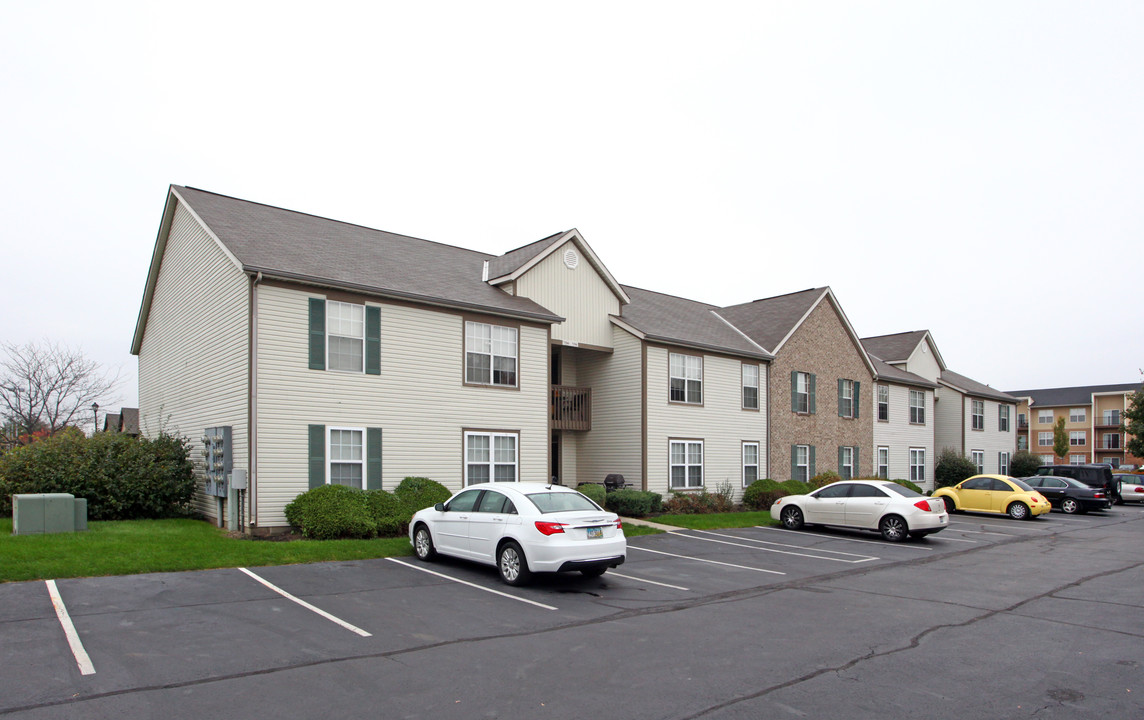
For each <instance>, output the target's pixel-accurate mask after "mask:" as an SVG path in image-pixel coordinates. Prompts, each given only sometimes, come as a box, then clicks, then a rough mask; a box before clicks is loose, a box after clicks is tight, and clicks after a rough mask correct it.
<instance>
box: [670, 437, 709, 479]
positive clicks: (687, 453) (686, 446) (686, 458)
mask: <svg viewBox="0 0 1144 720" xmlns="http://www.w3.org/2000/svg"><path fill="white" fill-rule="evenodd" d="M676 445H682V446H683V463H682V464H679V463H676V462H674V461H673V457H672V456H673V455H674V452H673V449H674V448H675V446H676ZM693 445H698V446H699V462H698V463H693V462H691V450H692V446H693ZM706 460H707V453H706V451H705V449H704V447H703V441H702V440H671V441H670V442H669V443H668V447H667V467H668V470H667V484H668V489H670V490H699V489H702V488H703V487H704V483H705V482H706V473H705V472H704V470H703V464H704V463H705V462H706ZM696 466H698V467H699V484H698V485H692V484H691V468H693V467H696ZM677 467H682V468H684V471H683V483H684V484H683V485H682V486H680V485H673V484H672V483H673V482H674V481H675V477H674V476H675V473H674V470H675V468H677Z"/></svg>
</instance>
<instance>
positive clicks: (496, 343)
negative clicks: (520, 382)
mask: <svg viewBox="0 0 1144 720" xmlns="http://www.w3.org/2000/svg"><path fill="white" fill-rule="evenodd" d="M516 359H517V329H516V328H511V327H502V326H500V325H489V324H487V323H478V322H466V323H465V382H467V383H473V384H475V385H499V386H503V387H516Z"/></svg>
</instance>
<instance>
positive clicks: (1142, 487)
mask: <svg viewBox="0 0 1144 720" xmlns="http://www.w3.org/2000/svg"><path fill="white" fill-rule="evenodd" d="M1132 492H1144V485H1140V486H1139V487H1137V488H1136V489H1135V490H1133V491H1132Z"/></svg>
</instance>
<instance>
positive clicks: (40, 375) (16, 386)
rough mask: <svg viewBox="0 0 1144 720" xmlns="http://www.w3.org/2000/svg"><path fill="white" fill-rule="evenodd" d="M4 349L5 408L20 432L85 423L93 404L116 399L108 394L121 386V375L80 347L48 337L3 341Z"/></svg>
mask: <svg viewBox="0 0 1144 720" xmlns="http://www.w3.org/2000/svg"><path fill="white" fill-rule="evenodd" d="M0 349H3V350H4V353H5V355H7V358H6V359H5V360H4V361H3V362H0V412H3V414H4V415H5V416H7V419H8V421H9V423H11V424H13V425H14V426H15V432H16V434H17V435H30V434H31V433H33V432H36V431H37V430H47V431H48V432H49V433H55V432H58V431H59V430H61V429H63V428H65V427H67V426H69V425H85V424H86V423H87V418H86V417H85V411H87V410H89V409H90V408H91V404H92V403H93V402H97V401H98V400H101V399H102V400H104V402H107V403H110V402H114V400H115V399H114V398H108V397H106V396H107V394H108V393H110V392H111V391H112V390H114V389H115V386H116V385H118V383H119V373H115V374H114V375H111V374H110V373H108V372H104V371H103V370H102V369H101V368H100V366H99V363H97V362H95V361H94V360H88V359H87V358H85V357H84V355H83V352H81V351H79V350H73V349H71V348H69V347H67V346H66V345H59V344H57V343H53V342H49V341H46V340H45V341H44V342H43V343H31V342H30V343H28V344H26V345H23V346H19V345H16V344H14V343H0ZM96 429H98V428H96Z"/></svg>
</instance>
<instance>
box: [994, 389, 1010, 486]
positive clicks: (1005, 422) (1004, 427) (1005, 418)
mask: <svg viewBox="0 0 1144 720" xmlns="http://www.w3.org/2000/svg"><path fill="white" fill-rule="evenodd" d="M997 429H998V430H1000V431H1001V432H1009V406H1008V405H998V406H997ZM1004 474H1005V473H1002V475H1004Z"/></svg>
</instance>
